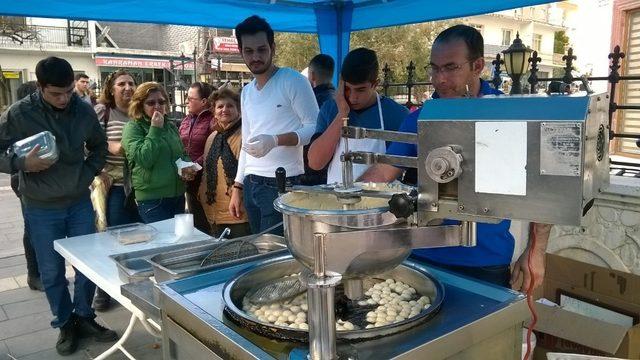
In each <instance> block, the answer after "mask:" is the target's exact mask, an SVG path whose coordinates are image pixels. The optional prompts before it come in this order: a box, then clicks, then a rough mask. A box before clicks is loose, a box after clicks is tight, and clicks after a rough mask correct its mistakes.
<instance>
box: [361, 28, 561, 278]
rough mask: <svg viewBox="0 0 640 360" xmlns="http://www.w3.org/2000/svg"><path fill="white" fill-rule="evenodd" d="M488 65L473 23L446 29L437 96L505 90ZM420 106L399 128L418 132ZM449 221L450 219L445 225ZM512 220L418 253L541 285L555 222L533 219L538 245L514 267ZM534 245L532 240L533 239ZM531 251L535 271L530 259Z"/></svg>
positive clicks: (381, 168)
mask: <svg viewBox="0 0 640 360" xmlns="http://www.w3.org/2000/svg"><path fill="white" fill-rule="evenodd" d="M483 69H484V40H483V38H482V34H480V32H479V31H478V30H476V29H475V28H473V27H470V26H466V25H455V26H453V27H450V28H448V29H446V30H444V31H443V32H441V33H440V34H439V35H438V36H437V37H436V40H435V41H434V43H433V46H432V48H431V60H430V63H429V71H430V74H431V79H432V83H433V87H434V88H435V92H434V94H433V98H434V99H438V98H442V99H447V98H460V97H478V96H484V95H499V94H502V92H500V91H499V90H496V89H493V88H492V87H491V86H490V85H489V83H487V82H486V81H484V80H482V79H480V73H481V72H482V70H483ZM419 114H420V110H416V111H414V112H413V113H411V114H410V115H409V116H407V118H406V119H405V120H404V122H403V123H402V125H401V126H400V129H399V131H402V132H411V133H417V124H418V115H419ZM387 154H392V155H404V156H417V146H416V145H415V144H406V143H397V142H394V143H392V144H391V145H390V146H389V147H388V148H387ZM403 172H404V169H401V168H398V167H394V166H391V165H387V164H376V165H375V166H373V167H371V168H369V170H367V172H366V173H364V174H363V175H362V176H361V178H360V180H362V181H383V182H390V181H393V180H395V179H397V178H399V177H400V176H401V175H402V173H403ZM446 223H448V222H446V221H445V224H446ZM510 225H511V221H510V220H503V221H501V222H500V223H498V224H482V223H478V235H477V245H476V246H474V247H449V248H434V249H419V250H415V251H414V253H413V254H414V256H417V257H419V258H421V259H422V260H425V261H428V262H430V263H433V264H434V265H436V266H440V267H443V268H447V269H449V270H453V271H455V272H459V273H462V274H465V275H468V276H471V277H474V278H477V279H480V280H484V281H488V282H492V283H495V284H498V285H501V286H505V287H509V286H510V285H512V284H515V283H517V282H518V281H519V278H520V276H521V275H523V284H522V289H527V288H528V286H529V283H530V281H531V279H532V275H533V280H534V281H533V287H534V288H535V287H538V286H540V284H541V283H542V279H543V277H544V252H545V250H546V247H547V241H548V239H549V231H550V225H542V224H534V226H533V234H535V235H534V236H535V237H536V240H537V241H536V242H535V246H534V247H531V248H530V247H529V246H528V247H527V249H526V250H525V252H524V253H523V254H522V255H521V256H520V258H519V259H518V260H517V261H516V263H515V264H514V266H513V270H511V269H510V263H511V258H512V256H513V250H514V238H513V236H512V235H511V233H510V232H509V228H510ZM529 245H531V244H529ZM530 252H531V257H530V259H531V262H532V264H531V270H532V271H533V274H532V273H531V271H529V266H528V259H529V253H530Z"/></svg>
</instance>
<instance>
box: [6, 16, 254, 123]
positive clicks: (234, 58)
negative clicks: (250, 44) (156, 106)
mask: <svg viewBox="0 0 640 360" xmlns="http://www.w3.org/2000/svg"><path fill="white" fill-rule="evenodd" d="M226 32H228V33H229V34H226ZM226 32H225V31H224V30H218V29H208V28H203V27H195V26H178V25H160V24H137V23H119V22H97V21H74V20H65V19H44V18H29V17H26V18H25V17H0V68H1V69H2V72H0V75H1V76H0V111H2V110H3V109H5V108H6V107H7V106H8V105H10V104H11V103H13V102H15V101H16V100H18V99H17V94H16V90H17V88H18V87H19V86H20V84H22V83H24V82H27V81H30V80H36V76H35V66H36V64H37V63H38V61H40V60H41V59H42V58H45V57H47V56H58V57H62V58H65V59H67V60H68V61H69V62H70V63H71V66H72V67H73V69H74V71H76V72H77V73H85V74H87V75H88V76H89V77H90V78H91V80H92V81H93V82H95V83H96V85H97V90H99V89H100V86H101V84H102V82H103V81H104V79H105V78H106V76H107V75H108V74H109V73H110V72H112V71H114V70H116V69H119V68H125V69H127V70H128V71H129V72H130V73H131V74H132V75H133V76H134V78H135V80H136V82H137V83H141V82H145V81H156V82H159V83H162V84H163V85H164V86H165V88H167V90H168V91H169V94H170V96H172V97H173V99H172V103H173V104H174V109H173V110H174V111H178V112H184V108H185V102H186V95H185V91H186V88H187V87H188V85H189V84H191V83H192V82H194V81H196V80H203V81H209V82H211V83H214V84H215V83H216V82H220V83H222V82H226V81H230V82H238V83H243V82H247V81H249V79H250V76H249V71H248V69H247V68H246V66H244V64H243V63H242V59H241V57H240V56H239V54H238V53H237V45H236V47H235V49H232V48H229V47H226V48H224V47H223V48H220V49H218V51H216V49H215V48H214V40H216V39H217V38H225V37H226V38H232V37H233V36H232V35H233V34H232V31H231V30H226ZM234 40H235V39H234ZM194 59H195V61H194ZM219 69H220V70H219Z"/></svg>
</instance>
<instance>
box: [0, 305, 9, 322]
mask: <svg viewBox="0 0 640 360" xmlns="http://www.w3.org/2000/svg"><path fill="white" fill-rule="evenodd" d="M8 318H9V317H8V316H7V313H5V312H4V309H2V307H0V321H5V320H7V319H8Z"/></svg>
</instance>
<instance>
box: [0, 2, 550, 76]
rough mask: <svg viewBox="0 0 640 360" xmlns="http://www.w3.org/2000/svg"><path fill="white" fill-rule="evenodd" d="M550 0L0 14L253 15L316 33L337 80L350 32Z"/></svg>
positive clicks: (60, 6) (231, 21)
mask: <svg viewBox="0 0 640 360" xmlns="http://www.w3.org/2000/svg"><path fill="white" fill-rule="evenodd" d="M553 1H554V0H456V1H450V2H448V3H447V2H442V1H436V0H321V1H318V0H181V1H179V2H177V1H175V0H111V1H78V0H28V1H26V0H25V1H15V0H0V14H2V15H9V16H29V17H50V18H65V19H73V20H98V21H124V22H141V23H155V24H175V25H191V26H208V27H219V28H234V27H235V26H236V24H238V23H239V22H241V21H242V20H243V19H245V18H246V17H248V16H250V15H253V14H256V15H258V16H261V17H264V18H265V19H266V20H267V21H268V22H269V24H270V25H271V26H272V28H273V29H274V30H275V31H284V32H298V33H315V34H317V35H318V42H319V45H320V51H321V52H322V53H324V54H327V55H330V56H332V57H333V58H334V59H335V60H336V71H335V74H336V75H335V77H334V81H336V80H337V74H339V73H340V66H341V64H342V60H343V59H344V56H345V55H346V54H347V53H348V51H349V41H350V34H351V32H352V31H359V30H366V29H372V28H379V27H388V26H397V25H406V24H413V23H420V22H427V21H435V20H443V19H451V18H458V17H464V16H472V15H478V14H485V13H490V12H495V11H501V10H508V9H513V8H518V7H523V6H532V5H539V4H544V3H549V2H553ZM176 5H178V6H179V9H178V10H177V11H176ZM336 82H337V81H336Z"/></svg>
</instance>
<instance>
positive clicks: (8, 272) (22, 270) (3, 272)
mask: <svg viewBox="0 0 640 360" xmlns="http://www.w3.org/2000/svg"><path fill="white" fill-rule="evenodd" d="M26 273H27V264H19V265H13V266H6V267H2V268H0V279H5V278H12V277H14V276H16V275H21V274H26ZM0 291H2V290H0Z"/></svg>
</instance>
